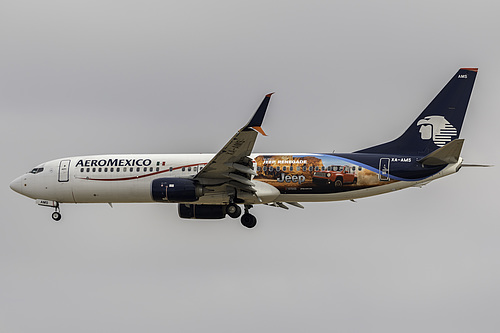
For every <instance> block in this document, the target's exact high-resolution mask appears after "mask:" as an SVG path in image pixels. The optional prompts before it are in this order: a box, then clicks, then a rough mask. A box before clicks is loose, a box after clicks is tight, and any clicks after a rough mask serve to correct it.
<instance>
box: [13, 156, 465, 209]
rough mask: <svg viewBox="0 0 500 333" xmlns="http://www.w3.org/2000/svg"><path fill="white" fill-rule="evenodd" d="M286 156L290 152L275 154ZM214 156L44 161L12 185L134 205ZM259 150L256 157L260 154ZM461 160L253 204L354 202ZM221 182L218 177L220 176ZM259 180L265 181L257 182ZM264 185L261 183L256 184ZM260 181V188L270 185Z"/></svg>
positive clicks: (57, 197)
mask: <svg viewBox="0 0 500 333" xmlns="http://www.w3.org/2000/svg"><path fill="white" fill-rule="evenodd" d="M275 155H286V154H275ZM213 156H214V155H213V154H154V155H152V154H148V155H146V154H140V155H95V156H80V157H68V158H62V159H57V160H52V161H49V162H46V163H44V164H41V165H39V166H38V167H37V168H35V169H34V170H40V169H42V168H43V171H39V172H38V171H35V172H33V171H32V172H30V173H26V174H24V175H22V176H20V177H18V178H17V179H15V180H14V181H13V182H12V183H11V188H12V189H13V190H15V191H16V192H18V193H21V194H23V195H25V196H27V197H30V198H33V199H43V200H52V201H56V202H59V203H132V202H137V203H139V202H155V201H154V200H153V198H152V195H151V183H152V181H153V180H154V179H157V178H188V179H189V178H193V177H194V176H195V175H196V174H197V173H198V172H199V171H200V170H201V168H203V167H204V166H205V165H206V164H207V163H208V162H209V161H210V160H211V158H212V157H213ZM256 156H258V154H254V155H252V156H251V157H252V158H255V157H256ZM461 162H462V160H461V159H460V160H459V162H457V163H456V164H450V165H448V166H447V167H446V168H445V169H443V170H442V171H441V172H439V173H438V174H435V175H433V176H431V177H429V178H426V179H425V180H419V181H399V182H394V183H388V184H386V185H382V186H376V187H372V188H364V189H359V190H355V191H349V192H339V193H325V194H317V193H316V194H314V193H297V194H274V195H268V196H266V195H263V196H262V197H261V198H260V199H257V198H256V199H255V200H254V201H252V200H251V199H248V200H247V201H248V202H249V203H255V204H257V203H269V202H298V201H303V202H321V201H336V200H349V199H356V198H361V197H367V196H373V195H377V194H382V193H387V192H392V191H396V190H400V189H403V188H407V187H411V186H416V185H418V184H420V183H427V182H429V181H432V180H434V179H437V178H440V177H443V176H446V175H449V174H451V173H454V172H456V171H457V170H458V168H459V166H460V165H461ZM215 181H216V180H215ZM254 182H256V183H262V182H259V181H255V180H254ZM257 185H259V184H257ZM266 186H269V185H267V184H260V185H259V186H257V188H258V189H261V188H264V190H265V189H266ZM228 201H229V197H228V196H227V195H221V194H220V193H219V194H217V195H210V193H207V194H206V195H203V196H202V197H200V198H199V200H198V201H197V202H196V203H198V204H225V203H227V202H228Z"/></svg>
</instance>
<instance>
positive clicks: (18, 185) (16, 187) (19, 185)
mask: <svg viewBox="0 0 500 333" xmlns="http://www.w3.org/2000/svg"><path fill="white" fill-rule="evenodd" d="M10 188H11V189H12V190H13V191H15V192H17V193H20V194H23V177H22V176H21V177H17V178H16V179H14V180H13V181H12V183H10Z"/></svg>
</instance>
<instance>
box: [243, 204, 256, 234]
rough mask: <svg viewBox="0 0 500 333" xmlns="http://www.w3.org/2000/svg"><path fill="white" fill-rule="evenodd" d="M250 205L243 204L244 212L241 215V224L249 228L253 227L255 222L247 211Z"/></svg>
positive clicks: (253, 217)
mask: <svg viewBox="0 0 500 333" xmlns="http://www.w3.org/2000/svg"><path fill="white" fill-rule="evenodd" d="M252 207H253V206H252V205H245V213H244V214H243V215H242V216H241V224H243V226H245V227H247V228H249V229H251V228H253V227H255V225H256V224H257V219H256V218H255V216H253V215H252V214H250V213H249V212H248V211H249V210H250V208H252Z"/></svg>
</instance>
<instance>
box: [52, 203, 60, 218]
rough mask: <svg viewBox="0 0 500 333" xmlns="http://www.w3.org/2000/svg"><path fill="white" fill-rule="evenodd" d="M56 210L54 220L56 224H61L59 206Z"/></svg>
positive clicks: (53, 215)
mask: <svg viewBox="0 0 500 333" xmlns="http://www.w3.org/2000/svg"><path fill="white" fill-rule="evenodd" d="M55 208H56V211H55V212H53V213H52V219H53V220H54V221H56V222H59V220H60V219H61V213H60V209H59V205H57V206H56V207H55Z"/></svg>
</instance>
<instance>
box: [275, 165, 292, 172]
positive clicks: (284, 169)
mask: <svg viewBox="0 0 500 333" xmlns="http://www.w3.org/2000/svg"><path fill="white" fill-rule="evenodd" d="M292 168H293V167H290V171H293V170H291V169H292ZM278 171H279V170H278ZM283 171H286V166H284V167H283Z"/></svg>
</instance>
